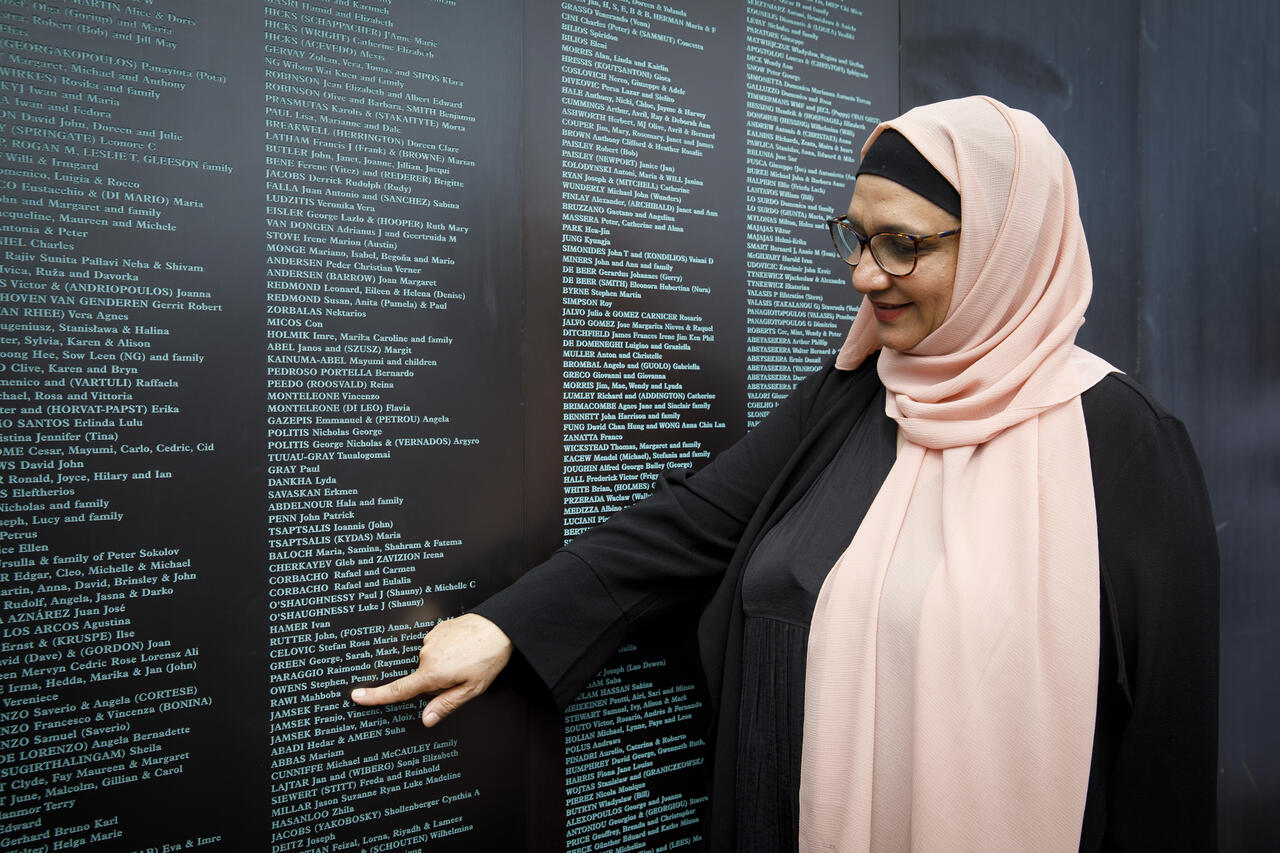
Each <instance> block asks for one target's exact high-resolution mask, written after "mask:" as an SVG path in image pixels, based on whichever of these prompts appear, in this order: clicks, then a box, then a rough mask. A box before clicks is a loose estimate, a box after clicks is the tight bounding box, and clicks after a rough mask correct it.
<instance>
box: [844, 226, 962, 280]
mask: <svg viewBox="0 0 1280 853" xmlns="http://www.w3.org/2000/svg"><path fill="white" fill-rule="evenodd" d="M827 228H828V229H830V231H831V242H833V243H835V244H836V251H837V252H839V253H840V257H841V259H843V260H844V262H845V263H846V264H848V265H849V266H851V267H856V266H857V265H858V262H859V261H861V260H862V250H863V249H864V248H866V247H868V246H869V247H870V248H871V257H872V258H874V259H875V262H876V263H877V264H878V265H879V266H880V269H882V270H884V271H885V272H887V273H888V274H889V275H893V276H898V277H902V276H906V275H911V274H912V273H913V272H915V270H916V261H917V260H919V256H920V244H921V243H928V242H930V241H933V240H941V239H942V238H943V237H950V236H952V235H954V234H959V233H960V229H959V228H954V229H952V230H951V231H941V232H939V233H937V234H929V235H927V236H924V237H918V236H916V235H914V234H899V233H897V232H895V231H881V232H880V233H878V234H872V235H871V236H870V237H863V236H862V235H861V234H859V233H858V232H857V231H856V230H855V229H854V227H853V224H852V223H850V222H849V217H847V216H837V217H835V218H834V219H828V220H827Z"/></svg>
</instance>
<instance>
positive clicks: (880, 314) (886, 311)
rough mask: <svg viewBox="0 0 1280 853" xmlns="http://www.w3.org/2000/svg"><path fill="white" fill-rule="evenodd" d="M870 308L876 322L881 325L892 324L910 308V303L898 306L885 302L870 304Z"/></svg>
mask: <svg viewBox="0 0 1280 853" xmlns="http://www.w3.org/2000/svg"><path fill="white" fill-rule="evenodd" d="M871 307H872V309H873V310H874V311H875V313H876V320H878V321H880V322H881V323H892V322H893V321H894V320H896V319H898V318H899V317H901V316H902V315H903V313H905V312H906V310H907V309H908V308H910V307H911V303H910V302H903V303H901V304H899V305H890V304H889V303H887V302H872V303H871Z"/></svg>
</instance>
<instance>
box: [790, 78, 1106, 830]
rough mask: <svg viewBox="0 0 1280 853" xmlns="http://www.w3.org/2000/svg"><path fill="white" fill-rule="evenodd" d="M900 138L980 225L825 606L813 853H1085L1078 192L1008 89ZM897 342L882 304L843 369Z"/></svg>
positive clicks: (897, 385)
mask: <svg viewBox="0 0 1280 853" xmlns="http://www.w3.org/2000/svg"><path fill="white" fill-rule="evenodd" d="M885 127H893V128H895V129H896V130H897V131H898V132H900V133H901V134H902V135H903V136H905V137H906V138H907V139H908V140H909V141H910V142H911V143H912V144H913V145H914V146H915V147H916V148H917V149H918V150H919V151H920V152H921V153H922V154H923V155H924V156H925V158H926V159H927V160H929V162H930V163H932V164H933V165H934V167H935V168H937V169H938V171H939V172H941V173H942V175H943V176H944V177H945V178H947V180H948V181H950V182H951V183H952V184H953V185H954V186H955V187H956V188H957V189H958V190H959V192H960V199H961V221H962V227H963V233H962V234H961V237H960V247H959V253H960V254H959V260H958V265H957V269H956V280H955V290H954V293H953V295H952V300H951V307H950V310H949V313H948V316H947V319H946V321H945V322H944V323H943V324H942V326H940V327H939V328H938V329H937V330H936V331H934V332H933V333H932V334H931V335H929V336H928V337H927V338H925V340H923V341H922V342H921V343H920V344H919V345H917V346H916V347H915V348H914V349H912V350H911V351H910V352H896V351H892V350H885V351H884V352H882V353H881V355H880V359H879V365H878V369H879V373H880V377H881V379H882V380H883V382H884V385H885V387H886V388H887V392H888V393H887V399H886V404H885V409H886V411H887V413H888V415H889V416H890V417H892V418H893V419H894V420H896V421H897V422H898V426H899V430H900V433H901V437H902V438H903V439H904V443H903V444H902V447H901V450H900V451H899V454H898V458H897V461H896V462H895V464H894V466H893V469H892V471H891V472H890V474H889V476H888V478H887V479H886V480H885V482H884V485H883V486H882V487H881V489H880V492H879V494H878V495H877V497H876V499H875V501H874V503H873V504H872V506H871V509H870V510H869V511H868V513H867V516H866V518H865V520H864V521H863V522H862V525H861V527H859V529H858V532H857V533H856V534H855V535H854V538H853V541H852V542H851V543H850V545H849V547H848V549H847V550H846V551H845V552H844V554H843V555H842V556H841V557H840V559H839V560H838V561H837V562H836V565H835V568H834V569H833V570H832V571H831V573H830V575H829V576H828V577H827V580H826V583H825V584H824V585H823V587H822V592H821V594H820V595H819V597H818V603H817V607H816V609H815V611H814V616H813V623H812V630H811V634H810V639H809V656H808V665H807V672H806V687H805V697H806V698H805V721H804V753H803V762H802V772H801V787H800V810H801V818H800V840H801V845H800V846H801V849H802V850H806V851H810V850H811V851H824V853H825V851H830V850H837V851H839V853H854V851H871V850H874V851H878V852H879V851H897V850H946V851H960V850H1036V851H1059V850H1061V851H1074V850H1077V849H1078V848H1079V843H1080V828H1081V820H1082V817H1083V814H1084V801H1085V791H1086V788H1087V785H1088V778H1089V764H1090V757H1091V751H1092V745H1093V724H1094V716H1095V712H1096V702H1097V679H1098V633H1099V615H1098V608H1099V598H1098V543H1097V526H1096V518H1095V515H1094V504H1093V482H1092V476H1091V472H1090V467H1089V446H1088V441H1087V439H1086V436H1085V426H1084V416H1083V413H1082V410H1081V408H1080V393H1081V392H1082V391H1084V390H1086V389H1087V388H1089V387H1091V386H1092V385H1094V384H1095V383H1096V382H1097V381H1098V380H1099V379H1101V378H1102V377H1103V376H1105V375H1106V374H1107V373H1109V372H1110V371H1112V370H1113V369H1114V368H1112V367H1111V366H1110V365H1109V364H1107V363H1106V362H1105V361H1103V360H1102V359H1100V358H1098V357H1096V356H1094V355H1091V354H1089V353H1087V352H1085V351H1084V350H1082V349H1080V348H1078V347H1076V346H1075V343H1074V342H1075V336H1076V332H1077V330H1078V329H1079V328H1080V325H1081V324H1082V323H1083V321H1084V311H1085V307H1086V306H1087V305H1088V302H1089V295H1090V292H1091V290H1092V274H1091V271H1090V266H1089V255H1088V250H1087V248H1086V247H1085V239H1084V232H1083V229H1082V228H1081V225H1080V219H1079V213H1078V209H1077V200H1076V188H1075V179H1074V176H1073V175H1072V171H1071V165H1070V163H1069V162H1068V161H1067V157H1066V155H1065V154H1064V153H1063V152H1062V149H1061V148H1059V147H1058V145H1057V143H1056V142H1055V141H1054V140H1053V137H1052V136H1050V135H1049V132H1048V131H1047V130H1046V129H1045V127H1044V125H1042V124H1041V123H1040V121H1039V120H1038V119H1036V118H1035V117H1034V116H1032V115H1031V114H1029V113H1025V112H1022V111H1019V110H1013V109H1010V108H1009V107H1006V106H1005V105H1003V104H1001V103H999V102H998V101H995V100H992V99H990V98H985V97H973V98H964V99H961V100H956V101H945V102H942V103H937V104H931V105H928V106H924V107H919V108H917V109H914V110H912V111H910V112H908V113H907V114H906V115H904V116H902V117H900V118H897V119H894V120H893V121H890V122H886V123H884V124H882V125H881V126H880V128H878V129H877V130H876V132H875V133H873V134H872V139H874V138H875V136H876V135H877V134H878V133H879V132H880V130H881V129H883V128H885ZM870 144H871V142H870V141H868V143H867V145H868V146H869V145H870ZM865 151H866V147H865V146H864V148H863V152H864V153H865ZM878 347H879V342H878V339H877V335H876V329H875V318H874V316H873V314H872V311H871V309H870V308H869V307H867V303H866V302H865V301H864V302H863V307H862V309H861V310H860V311H859V312H858V316H857V318H856V319H855V320H854V323H853V327H852V329H851V330H850V332H849V336H848V339H847V340H846V342H845V344H844V347H843V348H842V349H841V351H840V355H839V357H838V359H837V361H836V366H837V367H839V368H841V369H845V370H851V369H853V368H855V367H857V366H858V365H859V364H860V363H861V362H862V361H863V359H864V358H866V356H867V355H868V354H870V353H871V352H873V351H874V350H875V349H877V348H878Z"/></svg>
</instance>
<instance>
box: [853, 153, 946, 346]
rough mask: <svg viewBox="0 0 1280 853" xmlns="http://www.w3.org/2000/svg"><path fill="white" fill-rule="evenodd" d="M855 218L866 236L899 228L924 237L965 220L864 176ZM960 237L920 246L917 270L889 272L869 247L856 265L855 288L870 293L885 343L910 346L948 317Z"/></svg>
mask: <svg viewBox="0 0 1280 853" xmlns="http://www.w3.org/2000/svg"><path fill="white" fill-rule="evenodd" d="M849 220H850V222H851V223H852V224H853V226H854V227H855V228H856V229H857V230H858V232H859V233H860V234H862V236H864V237H870V236H871V235H872V234H877V233H879V232H881V231H895V232H899V233H902V234H912V235H915V236H918V237H924V236H928V235H930V234H937V233H939V232H941V231H950V230H951V229H953V228H959V227H960V220H959V219H958V218H957V217H955V216H952V215H951V214H950V213H947V211H945V210H943V209H942V208H940V207H938V206H937V205H936V204H934V203H933V202H931V201H929V200H928V199H926V198H925V197H924V196H920V195H916V194H915V193H913V192H912V191H911V190H909V189H907V188H906V187H904V186H902V184H899V183H895V182H894V181H891V180H889V179H888V178H882V177H880V176H879V175H862V176H860V177H859V178H858V182H857V184H856V185H855V186H854V189H853V200H852V201H850V202H849ZM959 246H960V238H959V236H956V237H944V238H943V239H941V240H930V241H929V242H927V243H922V244H920V245H919V246H918V247H917V249H918V255H917V260H916V268H915V271H914V272H912V273H911V274H910V275H906V276H893V275H889V274H888V273H887V272H885V271H884V270H882V269H880V265H879V264H877V263H876V262H875V260H874V259H872V257H871V252H870V251H864V252H863V254H862V260H861V261H860V262H859V263H858V265H857V266H856V267H854V268H853V270H852V273H853V287H854V289H855V290H857V291H858V292H859V293H861V294H863V295H865V296H868V297H870V299H871V306H872V308H873V310H874V311H875V317H876V331H877V332H878V333H879V335H880V343H881V344H882V345H884V346H886V347H888V348H889V349H895V350H910V349H911V348H912V347H914V346H915V345H916V344H918V343H920V342H921V341H922V340H924V339H925V338H926V337H927V336H928V335H929V334H930V333H932V332H933V330H934V329H936V328H938V327H939V326H941V325H942V321H943V320H945V319H947V309H949V308H950V307H951V291H952V289H953V287H954V286H955V280H956V258H957V257H958V255H959Z"/></svg>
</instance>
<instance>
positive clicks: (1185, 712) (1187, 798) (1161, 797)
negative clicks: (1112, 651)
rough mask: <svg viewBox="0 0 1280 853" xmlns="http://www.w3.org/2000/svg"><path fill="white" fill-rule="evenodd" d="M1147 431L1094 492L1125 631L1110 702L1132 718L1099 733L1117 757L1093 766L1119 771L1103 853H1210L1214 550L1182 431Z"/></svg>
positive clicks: (1167, 426)
mask: <svg viewBox="0 0 1280 853" xmlns="http://www.w3.org/2000/svg"><path fill="white" fill-rule="evenodd" d="M1147 422H1148V426H1147V427H1146V428H1145V430H1144V432H1143V434H1142V435H1140V436H1139V438H1138V440H1137V442H1136V443H1134V444H1129V445H1128V447H1129V448H1131V449H1130V450H1128V451H1127V453H1126V454H1125V455H1124V457H1123V458H1122V459H1120V458H1118V459H1117V462H1118V464H1117V465H1116V467H1114V468H1112V469H1111V470H1112V473H1111V475H1110V476H1109V481H1108V482H1099V483H1095V489H1096V494H1097V496H1098V497H1097V509H1098V531H1099V543H1100V550H1101V559H1102V573H1103V580H1104V583H1105V584H1107V585H1108V586H1109V589H1108V590H1107V593H1106V595H1107V597H1108V598H1110V600H1111V602H1112V606H1114V608H1115V614H1114V619H1115V621H1117V622H1118V623H1119V627H1120V631H1119V634H1120V636H1119V645H1120V647H1121V649H1120V651H1119V654H1118V658H1119V660H1118V661H1117V666H1118V669H1119V673H1118V681H1119V682H1120V685H1119V686H1118V687H1115V688H1114V689H1113V691H1112V692H1113V694H1114V695H1123V694H1124V693H1125V692H1126V691H1127V699H1128V702H1123V701H1122V702H1120V704H1127V705H1128V706H1129V707H1128V714H1127V716H1125V715H1117V716H1116V717H1115V722H1114V734H1112V735H1108V734H1107V733H1105V732H1102V733H1100V735H1101V736H1100V738H1099V740H1098V742H1103V741H1104V740H1110V741H1111V744H1112V747H1113V749H1112V754H1111V755H1097V754H1095V761H1100V760H1102V761H1105V760H1110V761H1111V762H1112V764H1111V767H1110V772H1109V773H1108V774H1106V777H1105V778H1106V794H1105V803H1106V805H1105V810H1106V819H1105V834H1104V838H1105V842H1104V844H1103V848H1104V849H1106V850H1114V851H1131V850H1132V851H1148V850H1187V851H1192V850H1194V851H1202V850H1214V849H1216V834H1217V817H1216V815H1217V755H1218V751H1217V750H1218V734H1217V733H1218V729H1217V710H1218V547H1217V538H1216V534H1215V529H1214V524H1213V516H1212V512H1211V510H1210V507H1209V498H1208V493H1207V489H1206V488H1205V483H1204V478H1203V475H1202V473H1201V471H1200V465H1199V463H1198V461H1197V460H1196V455H1195V451H1194V450H1193V449H1192V447H1191V441H1190V439H1189V438H1188V436H1187V433H1186V430H1185V428H1184V427H1183V425H1182V423H1181V422H1180V421H1178V420H1177V419H1176V418H1173V417H1171V416H1168V415H1167V413H1163V412H1158V413H1157V416H1156V417H1149V418H1148V419H1147ZM1102 440H1103V441H1105V438H1103V439H1102ZM1092 443H1093V442H1091V444H1092ZM1117 456H1119V454H1118V453H1117ZM1096 475H1097V472H1096V471H1095V477H1096ZM1104 627H1105V626H1104ZM1103 636H1104V640H1105V639H1106V638H1107V637H1108V636H1112V635H1110V631H1109V630H1104V632H1103ZM1112 639H1113V640H1114V639H1115V638H1114V636H1112ZM1104 688H1105V685H1104ZM1101 701H1102V700H1101V697H1100V702H1101ZM1099 708H1100V713H1099V725H1108V723H1107V722H1106V721H1105V719H1104V718H1105V715H1104V714H1103V713H1102V710H1103V709H1102V705H1101V704H1100V706H1099Z"/></svg>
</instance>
